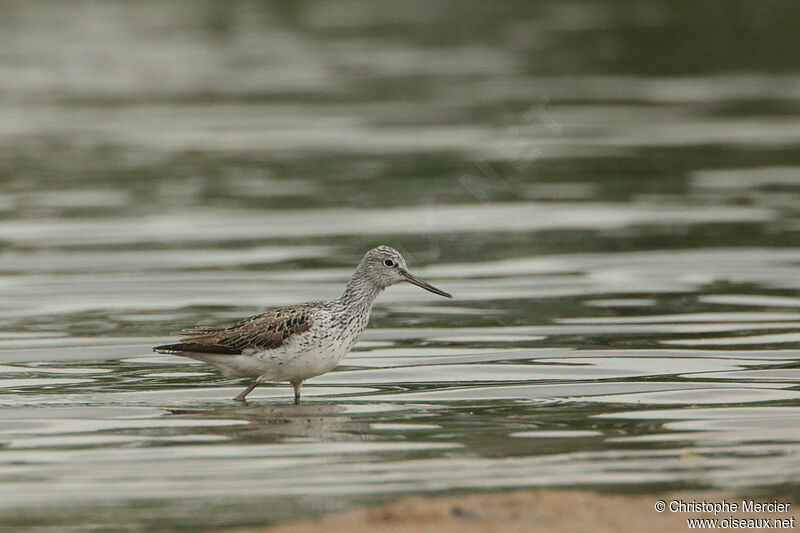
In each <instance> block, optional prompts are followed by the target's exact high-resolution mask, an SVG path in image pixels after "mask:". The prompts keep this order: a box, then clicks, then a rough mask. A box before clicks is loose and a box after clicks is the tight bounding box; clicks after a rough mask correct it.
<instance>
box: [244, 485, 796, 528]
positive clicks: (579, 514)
mask: <svg viewBox="0 0 800 533" xmlns="http://www.w3.org/2000/svg"><path fill="white" fill-rule="evenodd" d="M659 500H663V501H664V503H665V504H666V505H667V506H668V507H669V506H670V505H672V506H675V505H678V504H676V503H674V502H673V500H681V501H683V502H685V503H689V502H692V501H693V500H694V501H695V502H701V501H705V502H708V503H709V504H721V503H722V502H723V501H725V502H728V503H735V504H736V505H737V506H738V509H737V511H736V512H732V510H731V508H730V507H728V508H725V509H723V510H721V511H720V512H718V514H716V516H715V514H714V513H713V512H671V511H670V510H669V508H668V509H667V510H666V511H664V512H657V511H656V510H655V507H656V502H658V501H659ZM743 500H745V499H743V498H742V497H733V496H724V495H721V494H719V493H686V494H673V495H665V496H622V495H602V494H597V493H592V492H575V491H557V490H523V491H514V492H505V493H495V494H473V495H464V496H447V497H438V498H423V497H417V496H415V497H407V498H403V499H400V500H397V501H395V502H392V503H389V504H386V505H380V506H376V507H371V508H359V509H353V510H350V511H346V512H342V513H334V514H330V515H326V516H323V517H320V518H316V519H309V520H302V521H299V522H293V523H288V524H281V525H277V526H272V527H264V528H249V529H239V530H236V531H237V532H238V533H244V532H248V533H255V532H258V533H311V532H319V531H325V532H327V533H338V532H342V533H360V532H366V531H381V532H386V533H419V532H423V531H436V532H444V533H473V532H474V533H478V532H480V533H485V532H493V531H502V532H505V533H510V532H517V531H519V532H522V531H525V532H534V531H535V532H537V533H538V532H550V531H552V532H563V531H569V532H587V533H590V532H595V533H604V532H608V533H624V532H629V531H630V532H634V531H636V532H639V531H658V532H685V531H688V530H689V529H690V528H689V524H688V523H687V519H695V518H709V519H714V518H716V519H717V520H718V521H719V522H718V524H717V529H738V530H746V531H763V530H764V529H766V528H764V527H759V524H758V523H756V522H753V521H751V522H738V521H737V522H736V523H735V525H734V524H733V521H732V520H731V518H734V519H736V520H740V519H753V520H754V519H761V520H769V521H770V522H769V523H770V525H771V527H770V528H769V529H770V530H773V529H774V528H775V527H776V526H778V525H780V526H783V527H782V528H781V529H795V528H797V527H800V524H799V523H798V520H796V519H795V518H794V517H795V511H797V509H795V506H794V505H793V504H791V503H788V502H787V500H781V499H780V498H779V499H778V500H777V501H778V502H779V503H782V504H784V505H786V506H788V509H786V508H783V509H781V508H778V510H775V511H772V512H770V511H769V510H763V511H762V512H755V511H754V510H753V511H749V512H744V511H743V509H742V505H743ZM756 501H770V502H772V501H775V500H763V499H758V500H756ZM778 511H781V512H778ZM724 520H728V522H727V523H724V522H723V521H724ZM776 520H778V521H779V522H777V523H776ZM726 525H727V527H725V526H726ZM750 526H752V527H750Z"/></svg>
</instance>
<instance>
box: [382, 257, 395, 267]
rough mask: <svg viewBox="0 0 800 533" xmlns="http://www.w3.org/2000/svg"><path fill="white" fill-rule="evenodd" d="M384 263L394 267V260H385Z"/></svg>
mask: <svg viewBox="0 0 800 533" xmlns="http://www.w3.org/2000/svg"><path fill="white" fill-rule="evenodd" d="M383 264H384V265H386V266H387V267H393V266H394V261H392V260H391V259H387V260H386V261H384V262H383Z"/></svg>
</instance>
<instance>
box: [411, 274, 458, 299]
mask: <svg viewBox="0 0 800 533" xmlns="http://www.w3.org/2000/svg"><path fill="white" fill-rule="evenodd" d="M402 274H403V277H404V278H406V281H407V282H409V283H413V284H414V285H416V286H417V287H422V288H423V289H425V290H426V291H431V292H432V293H433V294H438V295H439V296H444V297H445V298H452V297H453V295H452V294H448V293H446V292H444V291H443V290H440V289H437V288H436V287H434V286H433V285H431V284H430V283H428V282H427V281H425V280H423V279H420V278H418V277H417V276H415V275H414V274H412V273H411V272H408V271H406V270H404V271H403V272H402Z"/></svg>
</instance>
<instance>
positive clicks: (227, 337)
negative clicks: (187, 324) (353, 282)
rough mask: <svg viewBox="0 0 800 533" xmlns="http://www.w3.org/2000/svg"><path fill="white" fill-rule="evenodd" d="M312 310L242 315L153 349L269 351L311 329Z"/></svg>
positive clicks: (295, 308)
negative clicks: (224, 325) (226, 324)
mask: <svg viewBox="0 0 800 533" xmlns="http://www.w3.org/2000/svg"><path fill="white" fill-rule="evenodd" d="M311 320H312V313H311V309H310V308H309V306H305V305H302V306H293V307H283V308H280V309H275V310H272V311H269V312H267V313H262V314H260V315H254V316H251V317H249V318H245V319H244V320H242V321H241V322H238V323H236V324H234V325H233V326H231V327H228V328H224V329H222V328H212V327H207V326H199V327H195V328H190V329H187V330H184V331H182V332H181V334H182V335H183V338H181V341H180V342H179V343H176V344H165V345H163V346H156V347H155V348H153V349H154V350H155V351H157V352H160V353H180V352H200V353H214V354H231V355H235V354H240V353H242V352H243V351H244V350H247V349H261V350H270V349H274V348H277V347H279V346H280V345H282V344H283V343H284V342H286V341H287V340H288V339H289V337H291V336H292V335H296V334H299V333H303V332H305V331H308V330H309V329H310V328H311Z"/></svg>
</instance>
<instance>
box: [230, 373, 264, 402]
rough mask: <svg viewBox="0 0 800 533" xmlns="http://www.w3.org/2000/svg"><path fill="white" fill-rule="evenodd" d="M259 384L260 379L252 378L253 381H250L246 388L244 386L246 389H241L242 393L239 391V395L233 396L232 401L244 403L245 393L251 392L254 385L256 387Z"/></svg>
mask: <svg viewBox="0 0 800 533" xmlns="http://www.w3.org/2000/svg"><path fill="white" fill-rule="evenodd" d="M259 385H261V381H259V380H257V379H256V380H253V382H252V383H251V384H250V385H248V386H247V388H246V389H244V390H243V391H242V393H241V394H240V395H239V396H237V397H236V398H234V399H233V401H234V402H242V403H245V397H247V395H248V394H250V393H251V392H253V389H255V388H256V387H258V386H259Z"/></svg>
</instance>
